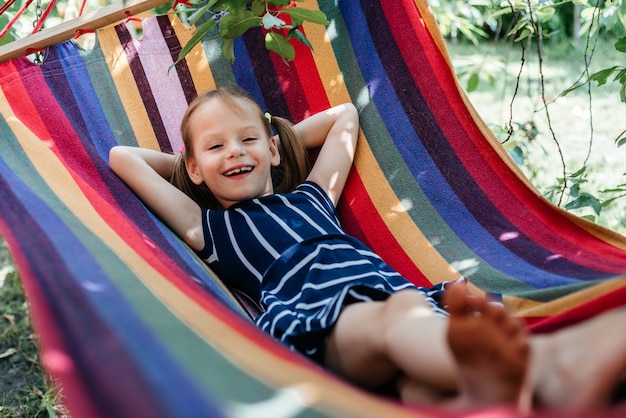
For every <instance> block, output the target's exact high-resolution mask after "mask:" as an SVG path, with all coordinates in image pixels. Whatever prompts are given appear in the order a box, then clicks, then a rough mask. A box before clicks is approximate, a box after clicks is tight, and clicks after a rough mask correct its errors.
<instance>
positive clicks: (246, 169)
mask: <svg viewBox="0 0 626 418" xmlns="http://www.w3.org/2000/svg"><path fill="white" fill-rule="evenodd" d="M252 170H254V167H253V166H243V167H236V168H233V169H231V170H228V171H226V172H224V174H223V175H224V176H226V177H233V176H236V175H239V174H245V173H249V172H251V171H252Z"/></svg>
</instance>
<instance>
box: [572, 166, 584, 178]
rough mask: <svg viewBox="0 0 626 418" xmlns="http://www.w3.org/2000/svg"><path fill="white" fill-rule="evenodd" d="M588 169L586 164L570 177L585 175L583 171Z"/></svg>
mask: <svg viewBox="0 0 626 418" xmlns="http://www.w3.org/2000/svg"><path fill="white" fill-rule="evenodd" d="M585 171H587V166H586V165H584V166H583V167H582V168H581V169H580V170H578V171H577V172H575V173H574V174H572V175H570V177H572V178H574V177H580V176H581V175H583V173H584V172H585Z"/></svg>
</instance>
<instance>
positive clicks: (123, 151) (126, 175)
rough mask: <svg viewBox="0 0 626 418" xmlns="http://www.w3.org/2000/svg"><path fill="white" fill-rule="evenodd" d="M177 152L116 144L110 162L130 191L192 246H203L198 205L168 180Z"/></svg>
mask: <svg viewBox="0 0 626 418" xmlns="http://www.w3.org/2000/svg"><path fill="white" fill-rule="evenodd" d="M175 159H176V156H175V155H172V154H166V153H162V152H159V151H153V150H149V149H145V148H137V147H127V146H116V147H113V148H112V149H111V151H110V153H109V164H110V166H111V169H112V170H113V171H114V172H115V174H117V175H118V176H119V177H120V178H121V179H122V180H123V181H124V182H125V183H126V184H127V185H128V187H130V188H131V189H132V190H133V192H135V194H136V195H137V196H138V197H139V199H141V201H142V202H143V203H145V204H146V206H148V207H149V208H150V210H152V211H153V212H154V213H155V214H156V215H157V216H158V217H160V218H161V219H162V220H163V221H164V222H165V223H166V224H167V225H168V226H169V227H170V228H171V229H172V230H173V231H174V232H175V233H176V234H177V235H178V236H179V237H181V238H182V239H183V240H184V241H185V242H186V243H187V245H189V246H190V247H191V248H193V249H196V250H200V249H202V248H203V247H204V237H203V235H202V218H201V217H202V213H201V211H200V206H198V204H196V202H194V201H193V200H192V199H191V198H190V197H189V196H187V195H186V194H185V193H183V192H182V191H180V190H179V189H178V188H176V187H175V186H173V185H172V184H171V183H170V182H169V181H168V180H166V179H169V177H170V175H171V174H172V169H173V167H174V162H175Z"/></svg>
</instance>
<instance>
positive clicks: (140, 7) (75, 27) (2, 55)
mask: <svg viewBox="0 0 626 418" xmlns="http://www.w3.org/2000/svg"><path fill="white" fill-rule="evenodd" d="M167 2H168V0H127V1H125V0H122V1H120V2H117V3H114V4H111V5H109V6H106V7H103V8H101V9H98V10H94V11H93V12H90V13H87V14H85V15H84V16H79V17H77V18H75V19H72V20H70V21H67V22H64V23H61V24H60V25H58V26H54V27H51V28H48V29H44V30H42V31H41V32H37V33H35V34H32V35H29V36H27V37H25V38H22V39H18V40H16V41H14V42H11V43H8V44H6V45H3V46H2V47H0V62H4V61H8V60H10V59H13V58H17V57H19V56H21V55H24V54H25V53H27V52H28V51H29V50H32V49H41V48H45V47H48V46H51V45H56V44H58V43H61V42H65V41H67V40H69V39H71V38H72V37H73V36H75V35H76V33H78V32H79V31H81V30H96V29H100V28H103V27H105V26H108V25H111V24H114V23H118V22H119V21H120V20H123V19H125V18H126V17H128V16H134V15H137V14H139V13H142V12H145V11H146V10H150V9H152V8H155V7H157V6H161V5H163V4H166V3H167Z"/></svg>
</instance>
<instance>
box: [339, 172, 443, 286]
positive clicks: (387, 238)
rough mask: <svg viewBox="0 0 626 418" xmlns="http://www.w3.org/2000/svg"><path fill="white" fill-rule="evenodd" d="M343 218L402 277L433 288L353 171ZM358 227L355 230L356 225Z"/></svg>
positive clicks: (346, 225)
mask: <svg viewBox="0 0 626 418" xmlns="http://www.w3.org/2000/svg"><path fill="white" fill-rule="evenodd" d="M342 199H343V202H342V205H341V214H340V215H341V218H342V224H343V226H344V229H345V230H346V232H347V233H349V234H352V233H353V232H354V236H359V235H361V236H362V237H364V238H361V239H362V240H363V242H365V243H366V244H367V245H368V246H369V247H370V249H371V250H373V251H374V252H375V253H376V254H378V255H379V256H380V257H381V258H382V259H383V260H385V261H386V262H387V263H388V264H389V265H390V266H391V267H393V268H394V269H395V270H397V271H398V272H399V273H400V274H402V276H404V277H405V278H407V279H408V280H410V281H411V282H413V283H414V284H416V285H418V286H426V287H428V286H432V283H431V282H430V281H429V280H428V279H427V278H426V276H425V275H424V274H423V273H422V272H421V271H420V270H419V268H418V267H417V266H416V265H415V263H414V262H413V260H411V258H410V257H409V256H408V255H407V253H406V252H405V251H404V248H402V246H401V245H400V243H399V242H398V241H397V240H396V238H395V237H394V236H393V234H392V233H391V231H389V228H388V227H387V224H385V221H384V220H383V219H382V218H381V217H380V215H379V213H378V211H377V210H376V206H374V204H373V203H372V200H371V199H370V197H369V194H368V192H367V190H366V189H365V186H364V184H363V182H362V180H361V178H360V176H359V175H358V173H357V172H356V170H354V169H353V170H352V172H351V173H350V176H349V177H348V182H347V183H346V187H345V189H344V192H343V195H342ZM355 223H356V224H357V225H358V227H355V225H354V224H355Z"/></svg>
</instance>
